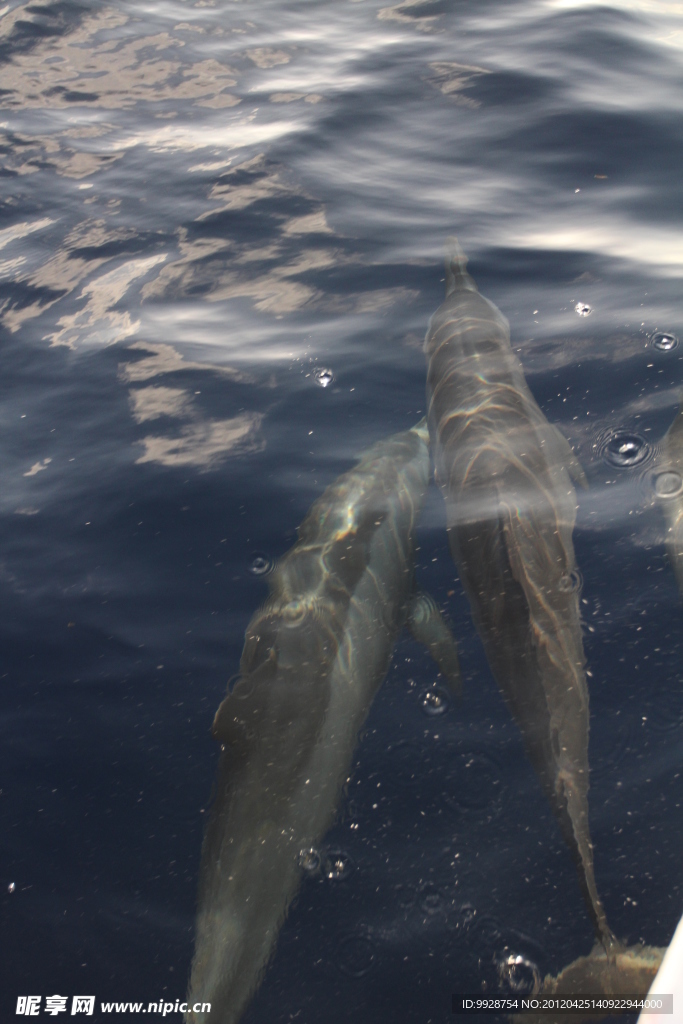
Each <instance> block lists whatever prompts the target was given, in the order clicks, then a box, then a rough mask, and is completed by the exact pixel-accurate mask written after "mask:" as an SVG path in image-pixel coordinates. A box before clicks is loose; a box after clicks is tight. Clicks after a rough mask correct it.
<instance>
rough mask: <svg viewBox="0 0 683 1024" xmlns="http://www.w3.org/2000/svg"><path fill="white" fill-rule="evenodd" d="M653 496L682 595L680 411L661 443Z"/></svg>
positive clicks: (682, 453)
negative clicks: (662, 520) (659, 511)
mask: <svg viewBox="0 0 683 1024" xmlns="http://www.w3.org/2000/svg"><path fill="white" fill-rule="evenodd" d="M655 494H656V496H657V499H658V501H659V503H660V504H661V506H662V508H663V510H664V516H665V518H666V523H667V527H668V529H667V534H666V547H667V551H668V554H669V560H670V562H671V564H672V566H673V569H674V572H675V573H676V579H677V581H678V589H679V590H680V592H681V593H682V594H683V408H681V409H680V410H679V412H678V414H677V416H676V419H675V420H674V421H673V423H672V424H671V426H670V427H669V429H668V430H667V432H666V434H665V435H664V439H663V440H662V445H661V454H660V458H659V471H658V473H657V476H656V477H655Z"/></svg>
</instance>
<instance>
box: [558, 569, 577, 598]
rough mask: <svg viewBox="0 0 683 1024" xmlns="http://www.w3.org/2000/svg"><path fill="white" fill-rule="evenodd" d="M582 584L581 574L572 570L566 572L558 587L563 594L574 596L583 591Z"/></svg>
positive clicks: (561, 577)
mask: <svg viewBox="0 0 683 1024" xmlns="http://www.w3.org/2000/svg"><path fill="white" fill-rule="evenodd" d="M581 584H582V579H581V573H580V572H579V570H578V569H572V570H571V572H566V573H565V574H564V575H563V576H560V580H559V583H558V584H557V586H558V590H561V591H562V593H563V594H573V593H575V591H577V590H580V589H581Z"/></svg>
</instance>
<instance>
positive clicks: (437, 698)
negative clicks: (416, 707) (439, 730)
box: [420, 686, 451, 718]
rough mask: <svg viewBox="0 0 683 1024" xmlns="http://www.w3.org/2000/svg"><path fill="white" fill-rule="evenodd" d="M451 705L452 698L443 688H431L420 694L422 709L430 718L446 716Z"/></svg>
mask: <svg viewBox="0 0 683 1024" xmlns="http://www.w3.org/2000/svg"><path fill="white" fill-rule="evenodd" d="M450 703H451V702H450V697H449V695H448V693H447V692H446V690H444V688H443V686H430V687H429V689H427V690H423V691H422V693H421V694H420V707H421V708H422V710H423V711H424V713H425V715H428V716H429V718H436V717H437V716H438V715H443V714H445V713H446V711H448V708H449V706H450Z"/></svg>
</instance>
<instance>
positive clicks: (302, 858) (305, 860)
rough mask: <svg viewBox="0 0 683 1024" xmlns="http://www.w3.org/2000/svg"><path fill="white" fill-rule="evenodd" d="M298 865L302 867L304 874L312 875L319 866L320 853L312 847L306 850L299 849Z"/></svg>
mask: <svg viewBox="0 0 683 1024" xmlns="http://www.w3.org/2000/svg"><path fill="white" fill-rule="evenodd" d="M299 867H302V868H303V869H304V871H305V872H306V874H308V875H314V874H315V873H316V871H317V870H318V868H319V867H320V854H319V853H318V851H317V850H316V849H315V848H314V847H313V846H311V847H309V849H308V850H301V852H300V853H299Z"/></svg>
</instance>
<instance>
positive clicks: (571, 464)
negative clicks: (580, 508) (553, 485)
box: [551, 424, 588, 491]
mask: <svg viewBox="0 0 683 1024" xmlns="http://www.w3.org/2000/svg"><path fill="white" fill-rule="evenodd" d="M551 426H552V428H553V430H554V432H555V436H556V438H557V443H558V448H559V454H560V458H561V460H562V462H563V463H564V465H565V466H566V468H567V472H568V473H569V475H570V477H571V478H572V480H573V481H574V483H575V484H578V485H579V487H582V488H583V489H584V491H587V490H588V480H587V479H586V474H585V473H584V471H583V466H582V465H581V463H580V462H579V460H578V459H577V457H576V455H575V454H574V452H573V451H572V447H571V445H570V444H569V441H568V440H567V438H566V437H565V436H564V434H563V433H562V431H561V430H560V428H559V427H556V426H554V425H553V424H551Z"/></svg>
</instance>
